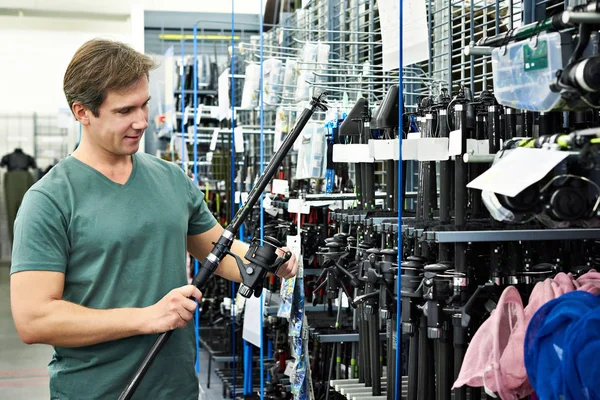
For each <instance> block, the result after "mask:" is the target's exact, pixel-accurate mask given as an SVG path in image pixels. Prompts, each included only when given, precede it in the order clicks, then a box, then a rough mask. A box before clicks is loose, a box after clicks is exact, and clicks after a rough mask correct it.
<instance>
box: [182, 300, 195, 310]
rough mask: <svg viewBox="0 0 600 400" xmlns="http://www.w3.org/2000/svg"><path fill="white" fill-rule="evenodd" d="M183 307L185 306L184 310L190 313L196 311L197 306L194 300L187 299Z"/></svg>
mask: <svg viewBox="0 0 600 400" xmlns="http://www.w3.org/2000/svg"><path fill="white" fill-rule="evenodd" d="M181 305H182V306H183V308H184V309H186V310H187V311H189V312H194V311H196V307H197V304H196V302H195V301H194V300H190V299H187V298H186V299H185V300H183V302H182V303H181Z"/></svg>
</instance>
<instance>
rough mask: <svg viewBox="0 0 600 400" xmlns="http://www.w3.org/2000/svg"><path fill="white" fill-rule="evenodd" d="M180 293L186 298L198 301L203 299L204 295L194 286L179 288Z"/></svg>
mask: <svg viewBox="0 0 600 400" xmlns="http://www.w3.org/2000/svg"><path fill="white" fill-rule="evenodd" d="M179 292H180V293H181V294H182V295H184V296H185V297H193V298H195V299H196V300H198V301H200V300H201V299H202V293H201V292H200V290H199V289H198V288H197V287H196V286H194V285H186V286H182V287H181V288H179Z"/></svg>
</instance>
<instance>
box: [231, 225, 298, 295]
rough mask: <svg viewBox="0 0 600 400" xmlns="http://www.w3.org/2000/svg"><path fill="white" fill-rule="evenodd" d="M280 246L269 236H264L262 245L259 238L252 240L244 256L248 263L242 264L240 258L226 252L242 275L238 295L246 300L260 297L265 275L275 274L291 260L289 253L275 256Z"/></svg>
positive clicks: (290, 253)
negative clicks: (233, 259) (251, 297)
mask: <svg viewBox="0 0 600 400" xmlns="http://www.w3.org/2000/svg"><path fill="white" fill-rule="evenodd" d="M281 246H282V244H281V243H280V242H279V241H278V240H277V239H275V238H273V237H271V236H265V237H264V239H263V240H262V243H261V240H260V239H259V238H254V239H252V242H251V243H250V248H249V249H248V252H246V255H245V256H244V258H245V259H246V260H247V261H249V263H244V262H243V261H242V259H241V258H240V257H238V256H237V255H235V254H233V253H232V252H231V251H229V252H228V254H229V255H230V256H232V257H233V258H235V262H236V263H237V265H238V268H239V270H240V274H241V275H242V282H243V283H242V284H241V285H240V289H239V294H241V295H242V296H244V297H246V298H249V297H250V296H252V294H254V296H255V297H260V295H261V294H262V291H263V284H264V278H265V276H266V275H267V273H272V274H274V273H276V272H277V270H278V269H279V267H281V266H282V265H283V264H284V263H285V262H287V261H288V260H289V259H290V258H292V252H291V251H286V252H285V253H284V255H283V256H278V255H277V249H279V248H280V247H281Z"/></svg>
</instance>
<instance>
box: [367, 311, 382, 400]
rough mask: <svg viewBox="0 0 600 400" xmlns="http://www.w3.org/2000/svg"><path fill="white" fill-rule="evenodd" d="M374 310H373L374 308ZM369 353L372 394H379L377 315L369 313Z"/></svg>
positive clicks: (379, 368) (379, 370)
mask: <svg viewBox="0 0 600 400" xmlns="http://www.w3.org/2000/svg"><path fill="white" fill-rule="evenodd" d="M374 311H375V310H374ZM368 324H369V339H370V340H369V353H370V355H371V381H372V383H373V396H381V364H380V361H379V359H380V358H381V354H380V351H379V329H377V327H378V325H379V316H378V315H377V314H369V319H368Z"/></svg>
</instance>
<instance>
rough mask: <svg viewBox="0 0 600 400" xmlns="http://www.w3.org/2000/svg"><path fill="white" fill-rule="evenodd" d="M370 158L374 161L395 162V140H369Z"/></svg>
mask: <svg viewBox="0 0 600 400" xmlns="http://www.w3.org/2000/svg"><path fill="white" fill-rule="evenodd" d="M369 146H370V147H372V154H371V156H372V157H373V158H374V159H375V160H395V159H396V157H397V154H398V141H397V140H369Z"/></svg>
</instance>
